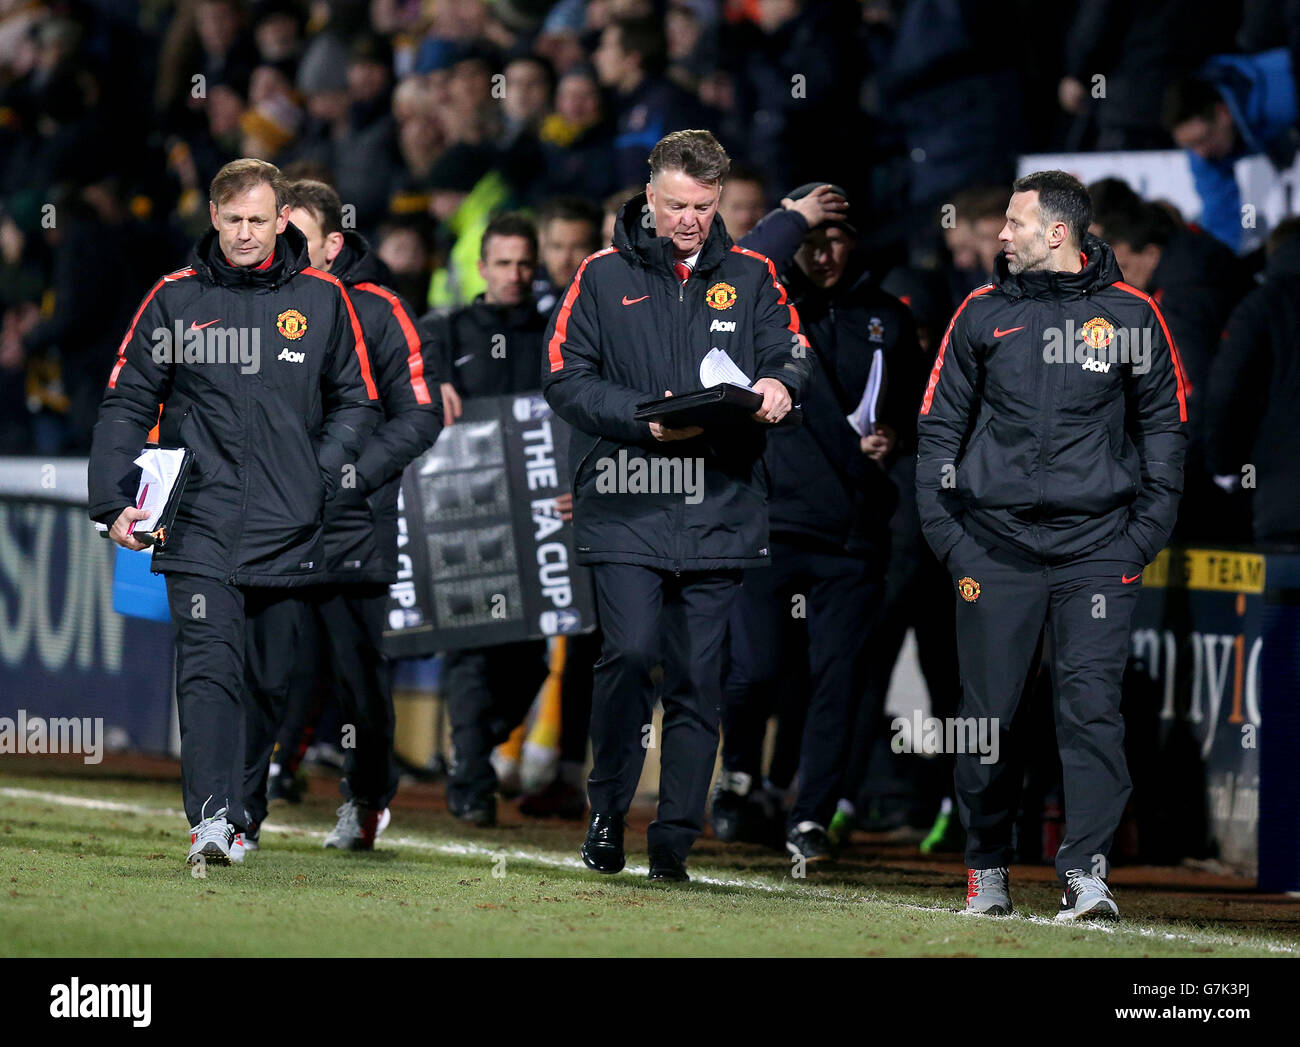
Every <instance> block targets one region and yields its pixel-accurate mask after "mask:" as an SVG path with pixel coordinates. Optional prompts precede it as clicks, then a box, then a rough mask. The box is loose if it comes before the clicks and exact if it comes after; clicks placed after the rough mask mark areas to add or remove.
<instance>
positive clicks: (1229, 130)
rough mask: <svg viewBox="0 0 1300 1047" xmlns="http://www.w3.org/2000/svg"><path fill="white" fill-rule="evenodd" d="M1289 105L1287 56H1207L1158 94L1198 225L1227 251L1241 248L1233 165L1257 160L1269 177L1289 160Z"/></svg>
mask: <svg viewBox="0 0 1300 1047" xmlns="http://www.w3.org/2000/svg"><path fill="white" fill-rule="evenodd" d="M1296 116H1297V100H1296V86H1295V80H1294V79H1293V76H1292V69H1291V56H1290V54H1289V53H1288V52H1287V51H1286V50H1285V49H1283V48H1277V49H1275V50H1272V51H1263V52H1261V53H1259V54H1249V55H1235V54H1224V55H1215V56H1214V57H1213V58H1211V59H1210V60H1209V61H1208V62H1206V63H1205V65H1204V66H1202V67H1201V68H1200V69H1199V70H1197V72H1196V74H1195V75H1194V76H1190V77H1183V78H1182V79H1180V80H1177V81H1175V82H1174V83H1173V84H1171V85H1170V86H1169V88H1168V90H1167V91H1166V93H1165V105H1164V112H1163V119H1164V125H1165V128H1166V129H1167V130H1168V131H1169V133H1170V134H1171V135H1172V136H1173V139H1174V141H1175V142H1176V143H1178V146H1179V147H1180V148H1182V149H1185V150H1186V151H1187V163H1188V165H1189V166H1190V167H1191V170H1192V181H1193V183H1194V184H1195V186H1196V192H1197V194H1198V195H1199V196H1200V198H1201V214H1200V218H1199V219H1198V221H1199V222H1200V225H1201V226H1202V228H1204V229H1205V230H1206V231H1207V232H1208V233H1210V234H1211V235H1212V236H1214V237H1217V238H1218V239H1219V240H1221V241H1222V242H1223V243H1225V244H1227V245H1228V246H1229V247H1230V248H1232V249H1233V250H1234V251H1239V250H1240V249H1241V248H1242V247H1243V246H1247V247H1248V246H1250V245H1249V244H1243V229H1244V228H1245V227H1244V226H1243V224H1242V220H1241V191H1240V189H1239V188H1238V186H1237V178H1236V171H1235V165H1236V162H1237V161H1238V160H1240V159H1242V158H1243V157H1246V156H1252V155H1257V154H1260V153H1263V154H1264V155H1265V156H1267V157H1268V158H1269V161H1270V162H1271V163H1272V164H1273V166H1274V167H1275V168H1276V169H1277V170H1279V171H1280V170H1283V169H1284V168H1286V167H1287V166H1289V165H1290V163H1291V161H1292V159H1293V158H1294V157H1295V152H1296V143H1297V131H1296Z"/></svg>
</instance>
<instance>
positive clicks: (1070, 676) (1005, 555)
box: [947, 535, 1142, 880]
mask: <svg viewBox="0 0 1300 1047" xmlns="http://www.w3.org/2000/svg"><path fill="white" fill-rule="evenodd" d="M947 567H948V570H949V573H950V574H951V575H952V578H953V582H954V584H955V585H956V588H957V595H958V598H957V652H958V658H959V660H960V664H961V676H962V700H961V706H960V708H959V710H958V714H957V715H958V717H959V718H965V717H976V718H981V719H986V718H992V719H996V720H997V734H998V743H999V744H998V747H999V753H998V759H997V760H996V761H995V762H992V763H986V762H983V759H982V757H981V755H980V754H979V753H978V752H976V753H960V752H959V753H958V754H957V757H956V763H957V769H956V774H955V782H954V784H955V786H956V799H957V807H958V810H959V812H960V814H961V820H962V824H963V825H964V826H965V827H966V833H967V840H966V864H967V866H969V867H970V868H972V869H991V868H998V867H1001V866H1005V865H1008V864H1009V863H1010V861H1011V858H1012V854H1013V847H1012V826H1013V824H1014V822H1015V818H1016V813H1017V808H1018V806H1019V802H1020V790H1021V783H1022V778H1023V774H1022V769H1023V766H1024V760H1023V759H1022V758H1020V754H1019V753H1017V752H1016V751H1015V748H1014V739H1013V734H1012V729H1011V728H1012V722H1013V720H1014V719H1015V717H1016V713H1017V710H1018V709H1019V706H1020V702H1021V698H1022V696H1023V695H1024V694H1025V692H1026V684H1027V682H1028V680H1029V678H1030V676H1031V675H1032V674H1033V673H1034V671H1035V670H1036V668H1037V666H1036V665H1035V664H1034V660H1035V659H1034V655H1035V652H1036V651H1037V650H1038V645H1039V640H1040V637H1041V636H1042V634H1043V631H1044V629H1046V632H1047V638H1048V640H1049V647H1050V650H1051V656H1050V658H1051V675H1052V692H1053V706H1054V708H1053V713H1054V715H1055V720H1056V742H1057V747H1058V749H1059V751H1060V755H1061V766H1062V771H1063V778H1064V786H1065V817H1066V825H1065V837H1064V839H1063V840H1062V841H1061V846H1060V849H1059V850H1058V852H1057V855H1056V871H1057V875H1058V876H1059V877H1060V878H1061V879H1062V880H1064V879H1065V873H1066V872H1067V871H1068V870H1070V869H1083V870H1084V871H1085V872H1087V873H1089V874H1091V875H1100V876H1103V877H1104V876H1106V875H1107V874H1108V872H1109V868H1108V863H1109V860H1110V846H1111V838H1112V836H1113V835H1114V833H1115V830H1116V829H1117V828H1118V827H1119V822H1120V817H1121V816H1122V814H1123V812H1124V805H1125V803H1126V802H1127V800H1128V797H1129V794H1130V793H1131V792H1132V783H1131V781H1130V778H1129V773H1128V764H1127V762H1126V761H1125V757H1124V721H1123V718H1122V717H1121V716H1120V711H1119V709H1120V693H1121V684H1122V680H1123V676H1124V666H1125V664H1126V662H1127V660H1128V654H1129V645H1130V640H1129V625H1130V621H1131V619H1132V617H1133V610H1134V608H1135V607H1136V605H1137V599H1138V593H1139V591H1140V589H1141V582H1140V580H1139V579H1140V577H1141V571H1142V565H1141V564H1137V563H1134V562H1132V561H1128V560H1115V559H1110V558H1108V557H1107V554H1106V552H1105V550H1102V551H1101V552H1099V553H1096V554H1092V555H1090V556H1086V557H1082V558H1079V559H1077V560H1074V561H1072V562H1070V563H1066V564H1057V565H1046V564H1042V563H1029V562H1025V561H1024V560H1023V559H1022V558H1020V557H1018V556H1015V555H1013V554H1011V553H1009V552H1007V551H1005V550H1002V549H1000V548H990V547H986V546H985V545H983V544H981V543H980V542H978V541H976V540H975V539H974V538H972V537H970V536H969V535H967V536H966V537H964V538H962V539H961V540H960V541H959V542H958V543H957V545H956V546H955V547H954V549H953V551H952V552H951V553H950V554H949V557H948V562H947Z"/></svg>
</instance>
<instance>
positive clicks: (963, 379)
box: [916, 237, 1188, 564]
mask: <svg viewBox="0 0 1300 1047" xmlns="http://www.w3.org/2000/svg"><path fill="white" fill-rule="evenodd" d="M1083 261H1084V265H1083V269H1082V271H1080V272H1078V273H1065V272H1038V271H1034V272H1025V273H1020V274H1019V275H1016V276H1012V275H1011V274H1010V273H1009V272H1008V270H1007V267H1006V259H1005V258H1004V257H1000V258H999V259H998V263H997V264H998V272H997V282H996V283H994V284H986V285H985V286H983V287H980V288H977V289H976V290H975V291H973V292H971V294H970V295H969V296H968V297H967V298H966V300H965V301H964V302H962V304H961V306H960V307H959V308H958V309H957V312H956V313H955V314H954V316H953V318H952V320H951V322H950V323H949V324H948V330H947V332H946V333H945V334H944V337H943V341H942V343H941V344H940V346H939V352H938V355H937V357H936V359H935V363H934V369H933V370H932V372H931V374H930V381H929V384H928V385H927V387H926V392H925V396H924V399H923V400H922V403H921V413H920V419H919V422H918V444H919V446H918V453H917V463H916V494H917V504H918V508H919V510H920V515H921V526H922V529H923V530H924V532H925V536H926V539H927V540H928V541H929V543H930V547H931V548H932V549H933V550H934V552H935V555H936V556H938V557H939V558H940V559H941V560H946V558H947V557H948V554H949V553H950V552H952V550H953V547H954V546H956V545H957V543H958V542H959V541H960V540H961V539H962V537H963V535H965V534H967V533H970V534H973V535H975V536H977V537H980V538H983V539H984V540H985V542H986V543H989V542H991V543H994V544H997V545H1001V546H1004V547H1007V548H1009V549H1011V550H1012V551H1014V552H1017V553H1019V554H1021V555H1022V556H1025V557H1028V558H1030V559H1033V560H1038V561H1041V562H1048V563H1056V562H1061V561H1064V560H1069V559H1072V558H1074V557H1077V556H1082V555H1085V554H1089V553H1094V552H1097V551H1099V550H1105V551H1106V554H1107V555H1109V556H1112V558H1114V559H1117V560H1128V561H1131V562H1135V563H1141V564H1146V563H1149V562H1150V561H1151V560H1152V559H1154V558H1155V555H1156V553H1158V552H1159V551H1160V549H1161V548H1162V547H1163V546H1164V544H1165V542H1166V541H1167V540H1168V538H1169V533H1170V531H1171V530H1172V529H1173V526H1174V519H1175V517H1176V516H1177V513H1178V499H1179V496H1180V494H1181V492H1182V483H1183V456H1184V453H1185V445H1186V441H1187V432H1186V430H1187V425H1186V422H1187V394H1188V390H1187V386H1186V377H1185V374H1184V372H1183V367H1182V362H1181V360H1180V359H1179V357H1178V350H1177V348H1176V347H1175V345H1174V343H1173V339H1172V337H1171V336H1170V334H1169V331H1168V328H1167V326H1166V324H1165V321H1164V317H1163V316H1161V314H1160V309H1159V307H1158V306H1157V305H1156V304H1155V302H1154V301H1152V300H1151V298H1150V297H1149V296H1147V295H1146V294H1144V293H1143V292H1141V291H1139V290H1138V289H1137V288H1135V287H1132V286H1130V285H1129V284H1126V283H1124V282H1123V280H1122V277H1121V273H1120V271H1119V267H1118V266H1117V265H1116V264H1115V258H1114V255H1113V254H1112V253H1111V250H1110V248H1109V247H1108V246H1107V245H1106V244H1104V243H1103V242H1101V241H1100V240H1098V239H1096V238H1095V237H1087V238H1086V240H1085V242H1084V245H1083ZM1081 332H1082V333H1083V340H1082V341H1081V339H1080V333H1081ZM1121 332H1122V334H1121ZM1121 338H1124V339H1127V340H1128V341H1129V342H1130V344H1132V345H1133V346H1135V348H1131V349H1130V350H1129V351H1128V352H1127V353H1120V352H1119V348H1120V345H1121V342H1120V339H1121ZM1090 343H1095V344H1093V345H1092V349H1091V351H1092V355H1093V356H1095V359H1091V358H1090V357H1089V356H1088V354H1087V352H1085V351H1082V350H1081V346H1087V345H1089V344H1090ZM1081 357H1082V359H1081ZM1112 357H1115V358H1114V359H1113V360H1112V359H1111V358H1112ZM1125 357H1127V361H1128V362H1125V359H1124V358H1125ZM1143 358H1144V359H1143Z"/></svg>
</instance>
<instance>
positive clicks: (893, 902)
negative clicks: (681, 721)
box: [0, 786, 1300, 953]
mask: <svg viewBox="0 0 1300 1047" xmlns="http://www.w3.org/2000/svg"><path fill="white" fill-rule="evenodd" d="M0 796H9V797H12V798H13V799H16V800H40V801H42V802H44V803H53V804H57V805H60V806H63V807H79V808H82V809H84V810H95V811H118V812H121V813H123V814H139V815H154V816H162V817H168V818H176V819H179V820H184V819H185V812H184V811H178V810H176V809H174V808H171V807H146V806H144V805H143V804H134V803H124V802H121V801H118V800H96V799H94V798H93V797H89V796H72V795H70V794H67V793H47V792H39V791H37V790H35V789H16V788H12V787H9V786H0ZM262 831H263V832H273V833H285V834H287V835H293V836H309V837H312V838H314V839H321V840H323V839H324V838H325V837H326V836H327V835H329V834H328V833H326V832H325V831H324V830H323V829H301V828H298V827H296V826H289V825H276V824H275V823H273V822H263V823H262ZM382 839H383V841H384V843H386V844H391V845H393V846H396V847H409V848H411V849H413V850H420V851H433V852H434V853H436V854H445V855H447V856H449V857H459V858H464V857H479V858H500V857H502V856H504V857H506V858H507V859H509V858H514V859H517V860H519V861H525V862H531V863H532V864H534V865H545V866H550V867H552V868H560V869H577V870H580V871H586V869H587V867H586V866H585V865H584V864H583V863H582V860H581V859H580V858H572V857H569V856H567V855H559V854H547V853H545V852H543V851H524V850H520V849H519V848H513V849H509V850H508V849H506V848H504V847H487V846H484V845H482V844H477V843H463V842H462V843H436V842H434V841H431V840H420V839H416V838H414V837H410V836H397V837H394V836H388V835H385V836H383V837H382ZM626 871H627V872H630V873H634V874H637V875H645V873H647V872H648V871H649V869H648V867H647V866H644V865H639V866H638V865H629V866H627V869H626ZM691 882H692V883H705V884H710V885H712V886H715V887H743V888H746V889H748V890H756V891H767V892H769V893H774V894H796V895H798V896H799V897H802V898H813V899H815V900H818V901H826V902H836V903H840V904H843V903H846V902H847V903H858V904H862V905H882V906H885V907H887V908H892V909H907V910H910V911H912V912H923V913H932V914H935V915H947V916H961V917H966V916H967V914H966V912H965V910H963V909H952V908H948V907H947V906H943V905H919V904H917V903H915V902H904V901H899V900H897V899H894V898H881V897H878V896H868V895H861V894H853V893H851V892H847V891H846V893H844V894H836V893H833V892H831V891H825V890H818V889H817V888H813V887H794V886H790V885H786V884H780V883H771V882H769V881H764V880H746V879H739V878H736V877H722V876H702V875H700V874H698V873H695V872H692V874H691ZM987 919H990V920H993V921H995V922H996V923H998V924H1000V923H1003V922H1010V923H1015V922H1016V921H1023V922H1025V923H1032V924H1035V925H1036V926H1039V927H1055V928H1058V929H1061V928H1065V929H1069V930H1073V931H1084V932H1097V933H1099V934H1119V935H1135V936H1137V937H1142V938H1162V939H1164V940H1165V941H1185V942H1192V943H1194V944H1196V945H1244V946H1256V947H1263V948H1265V949H1267V950H1268V951H1269V952H1278V953H1296V952H1300V948H1297V947H1296V946H1293V945H1286V944H1282V943H1278V942H1271V941H1268V940H1267V939H1255V940H1250V939H1238V938H1233V937H1232V936H1231V935H1226V934H1214V933H1200V934H1184V933H1175V932H1172V931H1166V930H1164V929H1163V928H1160V927H1142V926H1137V925H1135V924H1133V923H1131V922H1121V923H1118V924H1106V923H1086V922H1084V923H1078V922H1075V923H1057V922H1056V921H1055V920H1052V919H1049V918H1047V917H1044V916H1032V915H1030V914H1028V913H1021V912H1017V913H1014V914H1013V915H1011V916H994V917H987Z"/></svg>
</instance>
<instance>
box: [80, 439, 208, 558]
mask: <svg viewBox="0 0 1300 1047" xmlns="http://www.w3.org/2000/svg"><path fill="white" fill-rule="evenodd" d="M157 447H158V445H157V444H145V446H144V450H146V451H148V450H152V449H155V448H157ZM165 449H166V450H169V451H183V452H184V453H183V454H182V455H181V465H180V469H179V470H177V473H176V479H175V481H174V482H173V483H172V488H171V490H170V491H168V492H167V501H166V502H165V503H163V511H162V515H161V516H159V518H158V522H157V523H156V524H155V525H154V529H153V530H152V531H137V530H134V528H133V529H132V530H131V531H130V532H128V533H129V534H130V535H131V537H132V538H134V539H135V540H136V541H137V542H139V543H140V544H141V545H156V546H158V547H159V548H165V547H166V545H167V535H168V533H169V532H170V531H171V529H172V523H173V521H175V519H176V510H177V509H178V508H179V507H180V504H181V495H182V494H184V492H185V481H186V480H188V479H189V476H190V472H191V470H192V469H193V468H194V452H193V451H191V450H190V449H189V448H188V447H169V448H165ZM99 533H100V534H101V535H103V536H104V537H105V538H107V537H108V531H107V530H104V531H100V532H99Z"/></svg>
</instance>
